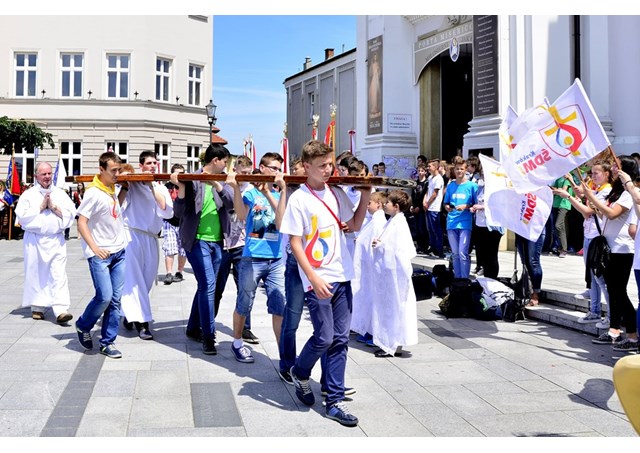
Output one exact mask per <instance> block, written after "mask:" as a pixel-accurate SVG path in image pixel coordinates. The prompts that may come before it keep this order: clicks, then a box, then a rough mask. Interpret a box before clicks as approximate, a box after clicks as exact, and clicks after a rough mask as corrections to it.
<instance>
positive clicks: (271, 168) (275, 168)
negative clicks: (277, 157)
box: [265, 165, 280, 171]
mask: <svg viewBox="0 0 640 453" xmlns="http://www.w3.org/2000/svg"><path fill="white" fill-rule="evenodd" d="M265 167H267V168H268V169H270V170H273V171H280V167H276V166H275V165H265Z"/></svg>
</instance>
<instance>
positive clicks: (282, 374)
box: [278, 370, 293, 385]
mask: <svg viewBox="0 0 640 453" xmlns="http://www.w3.org/2000/svg"><path fill="white" fill-rule="evenodd" d="M278 375H279V376H280V379H282V380H283V381H284V383H285V384H289V385H293V379H291V373H289V372H288V371H286V370H284V371H283V370H280V371H279V372H278Z"/></svg>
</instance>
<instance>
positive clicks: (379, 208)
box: [351, 191, 389, 342]
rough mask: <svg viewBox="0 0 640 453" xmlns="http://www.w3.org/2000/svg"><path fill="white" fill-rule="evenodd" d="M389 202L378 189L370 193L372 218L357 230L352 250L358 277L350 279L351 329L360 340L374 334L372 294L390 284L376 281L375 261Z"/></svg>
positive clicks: (385, 195)
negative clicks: (376, 242)
mask: <svg viewBox="0 0 640 453" xmlns="http://www.w3.org/2000/svg"><path fill="white" fill-rule="evenodd" d="M386 203H387V194H386V193H385V192H381V191H377V192H373V193H372V194H371V198H370V199H369V204H368V205H367V214H368V216H369V220H368V221H367V219H366V218H365V222H366V223H363V225H362V228H361V229H360V232H359V233H358V238H357V239H356V243H355V250H354V252H353V270H354V272H355V278H354V279H353V280H352V281H351V288H352V291H353V311H352V314H351V330H353V331H354V332H358V333H359V334H360V337H358V341H359V342H366V341H367V340H370V339H371V338H372V337H371V330H372V329H371V297H372V293H375V291H376V287H378V288H379V289H380V291H382V294H384V292H385V291H386V287H387V285H388V284H389V283H388V282H387V281H386V280H377V281H376V279H377V278H378V276H376V275H375V273H374V266H375V263H374V260H375V256H376V255H375V254H376V252H377V250H376V249H375V248H374V247H373V246H372V243H373V240H374V239H377V238H378V236H380V233H381V232H382V229H383V228H384V226H385V225H386V224H387V218H386V217H385V215H384V205H385V204H386Z"/></svg>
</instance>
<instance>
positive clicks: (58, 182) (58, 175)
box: [53, 156, 69, 190]
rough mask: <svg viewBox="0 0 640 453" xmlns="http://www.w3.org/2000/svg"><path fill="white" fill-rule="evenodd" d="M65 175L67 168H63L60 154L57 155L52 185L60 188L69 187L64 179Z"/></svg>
mask: <svg viewBox="0 0 640 453" xmlns="http://www.w3.org/2000/svg"><path fill="white" fill-rule="evenodd" d="M66 177H67V170H66V169H65V168H64V163H63V162H62V156H58V163H57V164H56V170H55V172H54V173H53V185H54V186H56V187H60V188H61V189H64V190H67V188H68V187H69V186H68V185H67V183H66V181H65V178H66Z"/></svg>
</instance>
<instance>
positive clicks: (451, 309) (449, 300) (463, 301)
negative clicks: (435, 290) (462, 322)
mask: <svg viewBox="0 0 640 453" xmlns="http://www.w3.org/2000/svg"><path fill="white" fill-rule="evenodd" d="M474 283H477V282H474ZM478 286H480V285H479V284H478ZM473 291H474V289H473V287H472V282H471V280H470V279H468V278H454V279H453V282H452V283H451V289H450V291H449V293H448V294H447V295H446V296H445V298H443V299H442V301H441V302H440V304H439V307H440V313H442V314H443V315H445V316H446V317H447V318H465V317H469V316H471V313H472V311H473V310H472V300H473V294H472V293H473ZM480 293H482V287H481V286H480Z"/></svg>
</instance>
